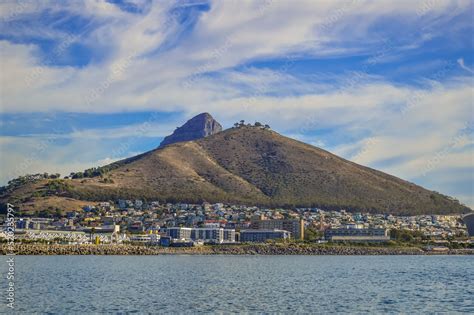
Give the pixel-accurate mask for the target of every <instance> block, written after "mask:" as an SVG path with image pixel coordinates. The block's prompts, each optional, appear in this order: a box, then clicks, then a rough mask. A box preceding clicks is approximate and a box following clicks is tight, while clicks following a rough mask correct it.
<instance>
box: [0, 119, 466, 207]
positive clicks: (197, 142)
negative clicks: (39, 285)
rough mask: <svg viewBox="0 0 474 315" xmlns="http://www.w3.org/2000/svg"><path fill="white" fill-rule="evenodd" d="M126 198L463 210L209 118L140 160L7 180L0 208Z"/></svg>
mask: <svg viewBox="0 0 474 315" xmlns="http://www.w3.org/2000/svg"><path fill="white" fill-rule="evenodd" d="M157 145H158V144H157ZM78 154H80V153H78ZM132 198H142V199H145V200H158V201H162V202H192V203H199V202H203V201H207V202H224V203H233V204H245V205H260V206H268V207H321V208H324V209H334V210H337V209H346V210H349V211H368V212H373V213H391V214H406V215H414V214H447V213H461V212H467V211H469V208H467V207H465V206H464V205H462V204H460V203H459V202H458V201H457V200H455V199H453V198H451V197H448V196H445V195H442V194H440V193H437V192H434V191H430V190H427V189H424V188H423V187H420V186H418V185H415V184H413V183H410V182H408V181H405V180H403V179H400V178H397V177H395V176H392V175H389V174H386V173H383V172H380V171H377V170H375V169H372V168H369V167H365V166H362V165H359V164H356V163H354V162H351V161H348V160H345V159H343V158H341V157H338V156H336V155H334V154H332V153H330V152H328V151H325V150H322V149H320V148H317V147H314V146H311V145H309V144H306V143H303V142H300V141H297V140H294V139H291V138H288V137H285V136H282V135H280V134H278V133H277V132H275V131H272V130H271V129H270V128H269V126H266V125H261V124H255V125H246V124H243V123H240V124H238V123H237V124H235V125H234V127H232V128H229V129H226V130H223V129H222V126H221V125H220V124H219V123H218V122H217V121H216V120H215V119H214V118H213V117H212V116H211V115H210V114H208V113H202V114H199V115H197V116H195V117H194V118H192V119H190V120H189V121H187V122H186V123H185V124H184V125H183V126H181V127H179V128H177V129H176V130H175V131H174V132H173V134H171V135H169V136H167V137H165V138H164V140H163V141H162V142H161V144H160V145H159V146H158V148H156V149H154V150H151V151H149V152H146V153H143V154H141V155H138V156H134V157H131V158H128V159H125V160H121V161H118V162H115V163H112V164H109V165H106V166H103V167H98V168H92V169H89V170H86V171H84V172H78V173H72V174H71V175H70V176H68V178H66V179H59V178H45V177H44V176H43V177H42V176H30V177H23V178H22V179H21V178H20V179H16V180H13V181H11V182H10V184H9V185H8V186H6V187H3V189H2V196H1V201H2V202H10V203H15V204H16V205H21V206H22V209H25V211H38V210H39V209H44V208H46V209H48V208H49V209H55V208H56V207H58V206H60V207H61V208H68V207H69V208H74V207H76V208H77V207H79V206H81V205H84V204H87V203H88V202H91V201H108V200H118V199H132Z"/></svg>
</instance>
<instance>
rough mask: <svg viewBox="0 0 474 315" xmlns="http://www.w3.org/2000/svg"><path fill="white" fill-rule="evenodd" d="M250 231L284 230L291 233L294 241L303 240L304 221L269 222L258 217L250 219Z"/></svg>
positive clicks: (283, 220)
mask: <svg viewBox="0 0 474 315" xmlns="http://www.w3.org/2000/svg"><path fill="white" fill-rule="evenodd" d="M251 229H253V230H285V231H288V232H290V233H291V236H292V237H293V238H295V239H301V240H302V239H303V238H304V221H303V220H298V219H282V220H269V219H264V218H262V217H259V218H258V219H256V218H255V217H254V218H252V223H251Z"/></svg>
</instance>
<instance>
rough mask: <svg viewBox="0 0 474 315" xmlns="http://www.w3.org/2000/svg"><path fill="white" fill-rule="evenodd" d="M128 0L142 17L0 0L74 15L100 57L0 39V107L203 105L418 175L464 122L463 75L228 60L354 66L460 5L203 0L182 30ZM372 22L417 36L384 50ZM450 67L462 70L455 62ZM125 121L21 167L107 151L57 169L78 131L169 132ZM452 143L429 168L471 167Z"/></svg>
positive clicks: (25, 11)
mask: <svg viewBox="0 0 474 315" xmlns="http://www.w3.org/2000/svg"><path fill="white" fill-rule="evenodd" d="M19 5H20V6H19ZM137 5H139V6H141V7H143V13H141V14H134V13H130V12H126V11H123V10H120V8H118V7H117V6H116V5H113V4H111V3H108V2H106V1H86V2H83V3H82V2H78V1H71V2H67V4H66V3H64V5H59V4H58V3H55V4H54V5H52V4H51V3H47V2H31V3H30V2H21V3H19V4H18V3H16V2H4V3H2V4H0V12H2V13H1V15H0V17H1V18H2V21H3V22H4V23H5V22H7V23H10V22H15V21H20V20H21V19H25V18H26V19H29V20H32V21H35V20H37V19H38V16H40V14H41V13H42V12H44V10H46V9H47V10H49V12H50V13H55V12H56V13H58V12H62V13H63V14H69V15H71V16H81V17H83V18H86V19H88V20H89V26H88V27H87V28H86V31H85V32H84V33H83V34H82V35H81V36H80V37H77V38H73V42H74V43H78V44H81V45H83V46H84V47H86V48H87V49H89V50H90V51H92V52H94V53H96V54H98V55H101V56H103V58H98V59H97V60H96V59H93V60H92V62H91V63H90V64H87V65H86V66H83V67H73V66H67V67H57V66H54V65H53V64H54V62H49V61H54V60H51V57H55V56H49V58H50V59H48V57H47V59H46V60H47V61H48V62H46V63H45V61H44V59H42V58H40V55H41V54H39V51H38V47H37V46H35V45H33V44H22V43H13V42H9V41H7V40H3V41H0V51H1V54H2V56H1V57H2V58H1V61H0V67H1V72H2V75H0V80H1V82H0V83H1V90H0V108H1V111H2V112H4V113H14V112H25V113H28V112H46V111H70V112H88V113H91V112H95V113H97V112H100V113H109V112H121V111H141V110H153V111H159V110H161V111H181V112H183V113H184V114H185V115H189V116H191V115H193V114H196V113H198V112H202V111H208V112H211V113H212V114H213V115H215V116H216V118H217V119H218V120H220V121H222V122H224V123H225V124H226V125H230V124H231V123H232V122H234V121H236V120H240V119H242V118H243V119H246V120H249V121H253V120H265V121H264V122H268V123H270V124H271V125H272V127H273V128H274V129H276V130H279V131H282V132H284V133H287V134H290V133H291V134H294V135H295V137H299V138H300V139H302V140H305V141H307V142H312V143H315V144H325V145H326V146H327V147H328V148H329V149H332V150H334V151H335V152H336V153H339V154H341V155H342V156H345V157H347V158H355V159H356V161H357V162H360V163H362V164H366V165H383V163H384V162H386V161H389V160H393V161H391V163H389V164H387V165H386V166H383V170H385V171H388V172H390V173H392V174H394V175H397V176H401V177H403V178H407V179H410V178H417V177H419V176H421V175H422V173H423V169H424V167H425V165H427V163H429V161H430V159H431V158H432V157H433V156H435V155H436V154H437V152H444V150H445V149H444V148H446V147H447V146H449V144H450V142H451V141H452V139H453V137H456V136H457V135H458V134H459V132H460V131H461V129H462V128H463V126H464V124H465V123H466V121H467V119H469V118H470V117H473V115H472V114H473V112H472V108H473V104H472V99H473V94H472V77H458V78H443V80H441V78H435V79H432V80H431V81H428V82H424V87H413V86H407V85H400V84H395V83H391V82H388V81H386V80H385V79H384V78H383V77H380V76H378V77H377V76H374V75H371V74H370V71H368V72H367V73H366V75H365V76H363V77H360V76H358V75H357V74H356V73H352V74H347V73H344V74H341V77H345V80H340V81H336V82H338V83H337V84H334V83H332V84H328V83H324V80H317V79H316V80H311V81H310V80H305V79H304V78H297V77H294V76H292V75H291V74H290V73H288V71H286V69H285V66H284V65H283V66H282V67H280V69H271V70H270V69H255V68H244V69H242V68H238V67H239V66H242V65H245V63H246V62H248V61H254V60H266V59H272V58H279V59H284V58H286V57H289V58H290V59H287V60H288V63H289V65H290V66H291V62H292V61H291V60H292V59H291V58H293V57H296V58H301V57H302V56H313V57H318V58H320V59H324V58H330V57H334V56H354V55H357V56H365V57H367V62H366V64H367V67H370V64H371V62H372V63H373V62H376V63H385V62H388V61H391V60H394V59H396V58H400V56H401V55H403V53H404V52H406V51H409V50H414V49H417V48H418V47H420V45H421V44H422V43H423V42H425V41H429V40H432V39H434V38H436V37H437V36H439V34H440V33H442V32H443V31H444V30H445V29H447V28H449V26H450V25H451V24H452V22H451V21H452V19H453V17H455V16H458V15H460V14H463V13H465V12H466V11H467V10H470V9H471V8H472V3H471V2H470V1H456V2H454V1H423V2H420V3H417V4H414V3H413V1H408V0H407V1H395V2H393V1H391V2H388V1H362V0H361V1H317V2H315V1H299V2H298V5H295V4H294V3H293V2H290V1H262V2H255V1H216V2H213V3H211V6H210V7H211V8H210V10H209V11H207V12H197V11H195V12H193V13H191V15H192V18H194V19H195V25H193V27H192V28H191V29H186V26H183V25H181V24H179V23H177V16H176V15H171V14H170V9H173V8H175V7H173V6H174V5H175V4H173V3H172V2H160V3H159V4H157V3H154V5H153V6H148V5H147V4H146V3H137ZM189 5H190V6H193V4H189ZM383 20H389V21H399V22H400V23H399V27H400V28H401V29H400V30H399V32H403V31H404V30H413V29H417V30H419V32H417V33H416V34H412V33H407V35H406V38H407V40H405V41H404V40H403V38H405V37H403V38H401V39H400V38H397V39H396V40H394V39H389V40H388V44H387V42H386V41H382V40H381V39H380V37H383V36H384V34H379V33H377V32H376V31H374V26H375V25H377V23H379V22H380V21H383ZM189 23H191V22H189ZM193 23H194V22H193ZM191 24H192V23H191ZM4 25H6V26H8V25H9V24H4ZM33 25H34V24H33ZM2 29H5V30H6V33H5V34H6V35H9V36H13V37H14V36H20V35H22V34H29V36H32V37H37V38H43V39H44V38H47V39H49V40H56V41H57V42H58V43H59V45H60V43H61V42H62V43H68V41H69V40H70V35H69V34H66V33H64V32H60V31H58V30H53V28H51V27H47V28H40V27H37V26H36V25H34V27H31V28H28V27H23V28H17V27H3V28H2ZM59 57H60V56H58V58H59ZM374 60H375V61H374ZM458 63H459V65H460V66H461V67H462V68H464V69H465V70H467V71H470V72H472V69H470V68H469V67H467V66H466V65H465V63H464V60H463V59H459V60H458ZM425 66H426V67H428V65H425ZM433 67H434V68H436V67H437V66H436V65H435V66H433ZM237 69H239V70H237ZM4 74H7V75H4ZM315 74H317V73H315ZM331 75H333V74H331ZM401 108H402V109H403V111H402V113H400V109H401ZM136 127H139V126H130V127H125V128H119V129H110V130H96V129H83V130H77V131H75V132H73V133H72V134H70V135H65V136H64V137H65V138H68V139H71V143H70V144H69V145H67V146H64V147H60V146H59V145H57V144H51V148H52V149H54V151H52V152H55V154H54V158H52V159H51V156H46V157H45V158H43V157H41V158H39V157H38V158H37V162H35V163H33V162H32V163H31V165H30V166H31V170H32V169H36V168H37V170H38V171H40V170H46V169H47V170H50V169H51V170H53V169H54V168H55V167H57V169H65V170H66V169H69V170H70V169H73V170H77V169H82V168H84V165H83V164H84V163H85V164H87V165H88V166H92V165H93V163H99V162H98V161H99V160H103V159H104V158H105V157H106V156H110V155H108V152H107V151H106V150H97V151H96V152H93V153H92V154H91V157H90V161H91V162H90V163H89V162H83V161H80V162H77V163H76V162H72V163H68V164H67V165H66V164H65V161H66V158H65V157H66V156H68V154H70V152H83V151H82V150H83V149H84V148H85V144H84V143H83V142H81V141H80V139H89V140H90V141H92V144H90V143H89V144H88V148H90V147H91V146H92V147H93V146H94V145H99V143H101V144H102V142H100V141H101V139H118V138H121V137H126V136H127V135H128V136H129V135H134V134H136V135H141V136H150V137H154V136H163V135H165V134H167V133H169V131H172V129H173V127H175V126H174V124H173V126H172V125H166V126H162V125H160V126H156V125H154V124H152V125H151V127H149V128H148V129H147V130H146V131H137V129H136ZM324 128H332V129H335V130H336V131H335V132H336V134H338V135H342V134H350V135H354V136H353V138H354V139H356V140H351V141H352V143H347V141H346V143H344V144H342V145H338V146H337V147H336V146H334V145H331V143H330V141H328V139H324V138H318V137H316V136H315V137H313V136H308V135H305V133H306V132H308V131H311V130H321V129H324ZM338 130H339V131H338ZM463 137H464V138H465V139H464V138H463V139H464V140H463V141H460V142H459V143H458V144H457V146H456V147H455V148H453V149H450V150H448V151H447V152H446V153H443V159H442V161H441V162H439V163H437V164H436V170H439V169H444V168H448V169H449V168H451V169H453V168H469V169H471V170H472V168H473V163H472V158H471V159H470V158H469V156H471V157H472V138H471V137H470V135H468V134H466V135H464V136H463ZM22 140H23V141H24V142H21V141H19V140H18V139H15V142H17V141H19V142H18V143H19V144H18V147H16V148H13V147H12V146H11V144H10V141H11V138H6V137H3V138H0V146H3V148H4V149H5V150H3V149H2V152H8V153H7V154H2V156H1V159H2V169H7V168H8V167H10V166H13V165H15V163H18V159H21V158H23V159H24V158H25V156H28V154H30V153H29V152H31V147H32V146H33V145H34V141H33V142H28V140H25V139H22ZM30 140H31V139H30ZM27 142H28V143H27ZM21 143H23V145H22V144H21ZM7 149H8V150H7ZM108 149H109V150H110V148H108ZM104 163H105V162H104ZM29 171H30V169H29ZM433 173H434V170H430V172H428V173H427V175H426V177H430V176H433V177H432V178H433V181H435V180H436V176H434V175H433ZM430 178H431V177H430ZM433 187H436V184H434V185H433Z"/></svg>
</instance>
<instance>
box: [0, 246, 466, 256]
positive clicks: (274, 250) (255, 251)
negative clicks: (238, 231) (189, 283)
mask: <svg viewBox="0 0 474 315" xmlns="http://www.w3.org/2000/svg"><path fill="white" fill-rule="evenodd" d="M7 253H10V254H12V252H11V251H9V250H8V248H7V246H6V245H5V244H1V245H0V254H1V255H6V254H7ZM13 254H14V255H111V256H115V255H180V254H185V255H341V256H347V255H351V256H352V255H355V256H358V255H374V256H375V255H474V250H469V249H467V250H466V249H450V250H447V251H441V252H436V251H426V250H423V249H421V248H419V247H361V246H337V245H334V246H327V245H325V246H320V245H312V244H242V245H204V246H196V247H152V246H140V245H91V244H85V245H59V244H53V245H46V244H15V246H14V250H13Z"/></svg>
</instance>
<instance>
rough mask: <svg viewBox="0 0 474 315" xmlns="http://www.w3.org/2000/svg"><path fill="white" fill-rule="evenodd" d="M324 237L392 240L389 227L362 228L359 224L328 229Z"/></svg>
mask: <svg viewBox="0 0 474 315" xmlns="http://www.w3.org/2000/svg"><path fill="white" fill-rule="evenodd" d="M324 238H325V239H326V240H328V241H333V242H344V241H347V242H386V241H389V240H390V236H389V234H388V229H384V228H362V227H360V226H359V225H347V226H345V227H343V228H337V229H327V230H326V231H325V232H324Z"/></svg>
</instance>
